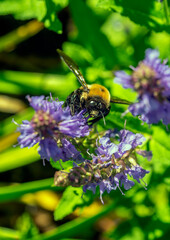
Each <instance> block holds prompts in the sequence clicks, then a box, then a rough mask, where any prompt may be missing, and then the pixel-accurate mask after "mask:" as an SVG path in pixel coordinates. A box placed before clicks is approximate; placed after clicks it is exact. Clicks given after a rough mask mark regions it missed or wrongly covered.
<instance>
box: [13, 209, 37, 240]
mask: <svg viewBox="0 0 170 240" xmlns="http://www.w3.org/2000/svg"><path fill="white" fill-rule="evenodd" d="M17 228H18V230H19V231H20V234H21V239H28V238H31V237H34V236H37V235H38V234H39V230H38V228H37V227H36V225H35V224H34V222H33V220H32V218H31V217H30V215H29V214H28V213H24V214H23V215H22V216H21V217H20V218H19V219H18V220H17Z"/></svg>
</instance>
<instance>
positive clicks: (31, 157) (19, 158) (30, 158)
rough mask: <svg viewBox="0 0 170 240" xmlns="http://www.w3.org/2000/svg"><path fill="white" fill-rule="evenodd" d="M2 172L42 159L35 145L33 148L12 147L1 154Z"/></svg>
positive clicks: (0, 167)
mask: <svg viewBox="0 0 170 240" xmlns="http://www.w3.org/2000/svg"><path fill="white" fill-rule="evenodd" d="M0 159H1V161H0V172H5V171H8V170H11V169H14V168H17V167H22V166H25V165H27V164H30V163H33V162H36V161H38V160H40V156H39V155H38V153H37V150H36V149H35V147H33V148H30V149H28V148H23V149H21V148H19V147H17V148H10V149H9V150H8V151H5V152H3V153H1V154H0Z"/></svg>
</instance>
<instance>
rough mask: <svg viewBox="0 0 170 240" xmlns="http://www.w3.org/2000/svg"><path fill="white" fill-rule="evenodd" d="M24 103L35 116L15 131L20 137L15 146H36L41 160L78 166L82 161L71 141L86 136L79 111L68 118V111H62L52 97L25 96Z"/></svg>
mask: <svg viewBox="0 0 170 240" xmlns="http://www.w3.org/2000/svg"><path fill="white" fill-rule="evenodd" d="M27 99H28V101H29V102H30V106H31V107H33V108H34V110H35V114H34V116H33V117H32V119H31V121H27V120H25V121H23V122H22V124H20V125H19V126H18V129H17V131H19V132H20V133H21V134H20V136H19V137H18V144H19V145H20V146H21V148H24V147H28V148H30V147H32V146H34V145H35V144H39V151H38V152H39V154H40V156H41V158H42V159H46V160H50V158H53V160H54V161H57V160H60V159H62V160H63V161H67V160H71V159H72V160H75V161H76V162H78V163H80V162H82V161H83V158H82V156H81V154H80V152H79V151H77V149H76V148H75V146H74V145H73V144H72V143H71V140H72V139H73V138H76V137H77V138H79V137H84V136H87V135H88V134H89V126H88V124H87V120H88V119H87V118H86V117H84V115H83V111H81V112H80V113H78V114H75V115H74V116H72V115H71V111H70V109H69V107H66V108H63V107H62V106H63V102H61V101H58V100H53V99H52V97H50V98H45V97H44V96H39V97H29V96H28V97H27Z"/></svg>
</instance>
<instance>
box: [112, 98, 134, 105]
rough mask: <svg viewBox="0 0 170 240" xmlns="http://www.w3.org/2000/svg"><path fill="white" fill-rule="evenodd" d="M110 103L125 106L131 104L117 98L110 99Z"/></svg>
mask: <svg viewBox="0 0 170 240" xmlns="http://www.w3.org/2000/svg"><path fill="white" fill-rule="evenodd" d="M110 102H111V103H118V104H127V105H130V104H132V102H129V101H127V100H125V99H121V98H118V97H111V99H110Z"/></svg>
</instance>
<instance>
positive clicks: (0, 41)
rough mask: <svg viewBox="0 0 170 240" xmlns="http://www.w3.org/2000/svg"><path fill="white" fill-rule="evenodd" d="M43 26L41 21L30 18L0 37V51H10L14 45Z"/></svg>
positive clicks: (34, 33)
mask: <svg viewBox="0 0 170 240" xmlns="http://www.w3.org/2000/svg"><path fill="white" fill-rule="evenodd" d="M43 28H44V25H43V23H41V22H38V21H37V20H32V21H30V22H28V23H27V24H25V25H22V26H20V27H19V28H17V29H16V30H14V31H12V32H10V33H8V34H6V35H5V36H2V37H1V38H0V52H2V51H8V52H9V51H12V50H14V49H15V47H16V45H17V44H19V43H21V42H23V41H25V40H26V39H28V38H30V37H32V36H34V35H36V34H37V33H38V32H40V31H41V30H42V29H43Z"/></svg>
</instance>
